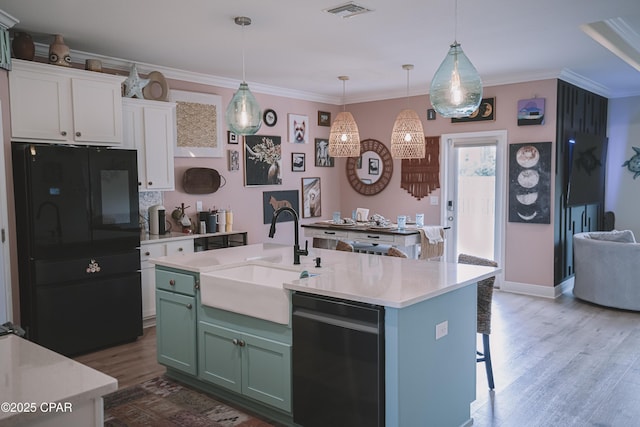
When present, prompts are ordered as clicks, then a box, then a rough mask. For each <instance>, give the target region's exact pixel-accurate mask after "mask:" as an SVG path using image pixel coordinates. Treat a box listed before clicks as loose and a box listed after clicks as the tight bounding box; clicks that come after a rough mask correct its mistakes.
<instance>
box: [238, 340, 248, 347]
mask: <svg viewBox="0 0 640 427" xmlns="http://www.w3.org/2000/svg"><path fill="white" fill-rule="evenodd" d="M238 345H239V346H240V347H244V346H245V345H246V343H245V342H244V340H239V342H238Z"/></svg>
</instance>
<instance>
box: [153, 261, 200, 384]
mask: <svg viewBox="0 0 640 427" xmlns="http://www.w3.org/2000/svg"><path fill="white" fill-rule="evenodd" d="M194 284H195V278H194V277H193V276H191V275H188V274H181V273H175V272H167V271H157V272H156V322H157V324H156V335H157V345H158V349H157V351H158V363H160V364H163V365H165V366H169V367H171V368H174V369H178V370H180V371H182V372H184V373H188V374H191V375H196V374H197V369H198V364H197V349H196V346H197V343H196V297H195V287H194ZM167 289H169V290H167ZM172 289H173V290H175V291H178V292H175V291H172ZM189 293H192V294H193V295H188V294H189Z"/></svg>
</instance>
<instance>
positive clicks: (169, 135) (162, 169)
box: [143, 104, 176, 190]
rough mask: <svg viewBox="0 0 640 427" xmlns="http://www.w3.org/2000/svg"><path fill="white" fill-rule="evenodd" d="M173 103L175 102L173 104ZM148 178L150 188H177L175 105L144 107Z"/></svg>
mask: <svg viewBox="0 0 640 427" xmlns="http://www.w3.org/2000/svg"><path fill="white" fill-rule="evenodd" d="M172 105H173V104H172ZM143 116H144V140H145V158H146V178H147V188H148V189H149V190H173V189H174V188H175V182H174V181H175V179H174V170H173V169H174V168H173V165H174V162H173V144H174V141H175V138H176V131H175V120H176V119H175V108H174V107H173V106H169V108H167V106H162V107H152V106H148V107H145V108H144V113H143Z"/></svg>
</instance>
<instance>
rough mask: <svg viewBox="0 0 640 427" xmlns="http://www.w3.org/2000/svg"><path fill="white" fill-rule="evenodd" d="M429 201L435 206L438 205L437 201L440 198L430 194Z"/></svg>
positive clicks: (438, 201)
mask: <svg viewBox="0 0 640 427" xmlns="http://www.w3.org/2000/svg"><path fill="white" fill-rule="evenodd" d="M429 202H430V203H431V205H433V206H436V205H438V203H440V199H439V198H438V196H430V197H429Z"/></svg>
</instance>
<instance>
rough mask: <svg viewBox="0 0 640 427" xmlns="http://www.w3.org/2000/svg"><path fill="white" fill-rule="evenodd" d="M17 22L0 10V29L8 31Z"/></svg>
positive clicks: (16, 19)
mask: <svg viewBox="0 0 640 427" xmlns="http://www.w3.org/2000/svg"><path fill="white" fill-rule="evenodd" d="M18 22H20V21H19V20H18V18H14V17H13V16H11V15H9V14H8V13H7V12H5V11H4V10H0V28H3V29H5V30H8V29H9V28H11V27H13V26H14V25H16V24H17V23H18Z"/></svg>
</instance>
